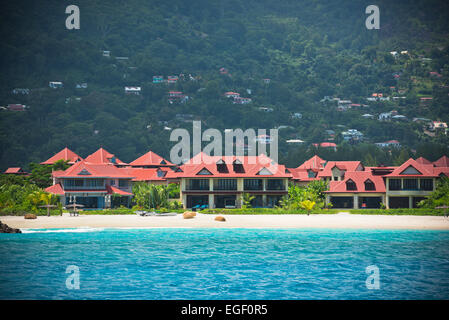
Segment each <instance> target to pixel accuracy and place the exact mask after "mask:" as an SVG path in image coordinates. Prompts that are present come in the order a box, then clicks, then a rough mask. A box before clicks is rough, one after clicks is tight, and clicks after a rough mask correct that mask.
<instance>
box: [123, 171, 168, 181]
mask: <svg viewBox="0 0 449 320" xmlns="http://www.w3.org/2000/svg"><path fill="white" fill-rule="evenodd" d="M120 170H121V171H123V172H127V173H128V174H129V176H131V177H133V179H132V181H165V180H166V179H165V175H166V171H165V170H161V169H160V168H120ZM158 171H165V173H164V176H159V175H158Z"/></svg>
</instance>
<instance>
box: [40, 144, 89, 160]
mask: <svg viewBox="0 0 449 320" xmlns="http://www.w3.org/2000/svg"><path fill="white" fill-rule="evenodd" d="M59 160H64V161H69V164H73V163H75V162H77V161H79V160H83V158H81V157H80V156H79V155H77V154H76V153H75V152H73V151H72V150H70V149H69V148H67V147H66V148H64V149H62V150H61V151H59V152H58V153H56V154H55V155H54V156H53V157H51V158H50V159H48V160H47V161H44V162H41V164H54V163H55V162H56V161H59Z"/></svg>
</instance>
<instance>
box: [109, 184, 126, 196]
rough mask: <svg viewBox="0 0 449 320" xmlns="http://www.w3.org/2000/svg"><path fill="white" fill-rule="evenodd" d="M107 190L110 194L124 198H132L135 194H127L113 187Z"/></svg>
mask: <svg viewBox="0 0 449 320" xmlns="http://www.w3.org/2000/svg"><path fill="white" fill-rule="evenodd" d="M106 190H107V192H108V194H114V193H115V194H120V195H122V196H132V195H133V194H132V193H130V192H126V191H123V190H120V189H119V188H116V187H113V186H106Z"/></svg>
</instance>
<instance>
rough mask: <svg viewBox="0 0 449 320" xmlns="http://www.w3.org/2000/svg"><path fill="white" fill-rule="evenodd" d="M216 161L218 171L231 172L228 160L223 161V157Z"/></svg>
mask: <svg viewBox="0 0 449 320" xmlns="http://www.w3.org/2000/svg"><path fill="white" fill-rule="evenodd" d="M216 163H217V171H218V172H220V173H229V170H228V166H227V165H226V162H224V161H223V159H220V160H218V161H217V162H216Z"/></svg>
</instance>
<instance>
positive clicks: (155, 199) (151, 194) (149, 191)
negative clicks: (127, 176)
mask: <svg viewBox="0 0 449 320" xmlns="http://www.w3.org/2000/svg"><path fill="white" fill-rule="evenodd" d="M178 188H179V187H177V186H176V185H175V186H173V185H172V184H170V185H168V186H165V185H154V184H148V183H145V182H138V183H135V184H134V185H133V194H134V198H133V201H134V202H135V204H136V208H140V209H162V208H166V209H179V208H181V204H180V203H179V202H178V201H170V200H169V198H170V192H172V195H173V194H179V189H178Z"/></svg>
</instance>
